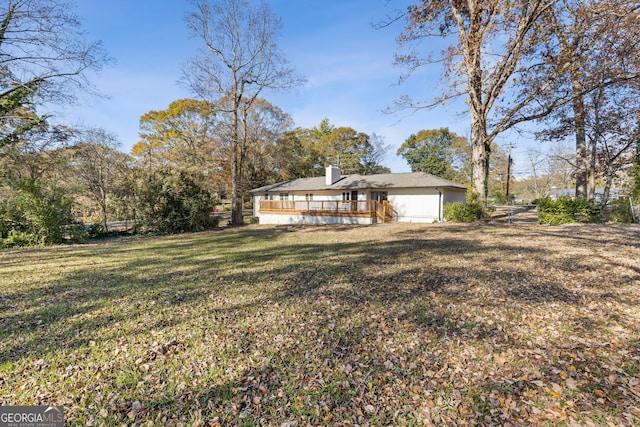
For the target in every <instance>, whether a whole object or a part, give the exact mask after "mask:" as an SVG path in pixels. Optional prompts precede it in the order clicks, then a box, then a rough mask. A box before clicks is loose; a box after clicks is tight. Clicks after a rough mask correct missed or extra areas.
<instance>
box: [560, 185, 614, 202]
mask: <svg viewBox="0 0 640 427" xmlns="http://www.w3.org/2000/svg"><path fill="white" fill-rule="evenodd" d="M594 193H595V200H594V201H595V202H596V203H600V201H601V200H602V197H603V196H604V188H596V189H595V191H594ZM575 195H576V189H575V188H557V187H553V188H552V189H551V191H550V192H549V197H550V198H551V200H558V198H559V197H570V198H574V197H575ZM620 197H622V192H621V191H620V189H619V188H610V189H609V200H617V199H619V198H620Z"/></svg>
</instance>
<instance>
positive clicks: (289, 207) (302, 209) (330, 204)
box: [259, 200, 393, 222]
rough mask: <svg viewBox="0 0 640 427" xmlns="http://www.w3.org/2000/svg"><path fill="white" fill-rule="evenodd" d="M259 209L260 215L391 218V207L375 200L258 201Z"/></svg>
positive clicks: (385, 219) (387, 219)
mask: <svg viewBox="0 0 640 427" xmlns="http://www.w3.org/2000/svg"><path fill="white" fill-rule="evenodd" d="M259 209H260V213H275V214H296V215H317V216H351V217H364V218H378V219H379V220H380V221H381V222H386V221H389V220H390V219H391V218H392V217H393V213H392V212H393V209H392V208H391V205H390V204H389V203H388V202H378V201H376V200H260V207H259Z"/></svg>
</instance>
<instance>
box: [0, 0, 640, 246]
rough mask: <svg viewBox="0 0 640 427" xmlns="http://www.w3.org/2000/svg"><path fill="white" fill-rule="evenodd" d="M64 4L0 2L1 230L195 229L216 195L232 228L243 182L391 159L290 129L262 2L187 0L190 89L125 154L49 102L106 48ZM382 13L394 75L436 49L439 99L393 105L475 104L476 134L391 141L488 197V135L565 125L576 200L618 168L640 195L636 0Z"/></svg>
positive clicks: (417, 161)
mask: <svg viewBox="0 0 640 427" xmlns="http://www.w3.org/2000/svg"><path fill="white" fill-rule="evenodd" d="M72 10H73V9H72V8H71V7H70V6H69V5H68V4H66V3H64V2H63V1H61V0H8V1H7V2H6V3H5V4H4V5H2V6H0V18H1V23H0V164H1V165H2V169H1V170H0V235H1V236H2V238H3V239H5V240H6V239H13V241H15V242H16V244H19V243H24V242H27V243H29V242H31V243H38V242H58V241H61V240H63V239H64V238H65V236H67V237H68V236H70V235H77V236H78V238H81V235H82V234H83V230H85V228H84V227H81V226H79V225H78V226H74V223H75V222H77V220H79V219H83V220H84V219H86V218H88V217H90V218H91V219H92V221H93V222H95V223H96V224H98V225H96V227H95V228H96V230H99V229H101V230H102V231H106V230H107V228H108V221H110V220H114V219H124V218H128V219H129V218H131V219H136V222H135V223H136V224H138V225H139V226H140V227H144V228H146V229H148V230H152V231H158V232H173V231H185V230H198V229H203V228H207V227H210V226H212V225H213V224H215V217H213V216H212V215H211V212H212V210H213V209H214V206H215V205H216V203H217V202H218V201H219V200H221V199H229V200H230V201H231V219H230V221H231V223H232V224H235V225H239V224H242V223H243V221H244V219H243V216H242V209H243V204H244V202H246V200H247V192H248V190H249V189H250V188H255V187H259V186H262V185H265V184H269V183H273V182H277V181H280V180H286V179H292V178H297V177H308V176H315V175H319V174H322V173H323V168H324V166H325V165H327V164H335V165H337V166H339V167H340V168H341V170H342V171H343V172H344V173H360V174H373V173H384V172H389V170H388V168H386V167H385V166H383V159H384V156H385V154H386V153H387V152H388V150H389V147H388V146H386V145H385V144H384V141H383V140H382V138H380V137H378V136H376V135H368V134H366V133H364V132H361V131H359V130H356V129H353V128H350V127H336V126H335V125H333V124H331V123H330V121H329V119H323V120H322V121H321V122H320V123H319V124H318V125H317V126H315V127H313V128H311V129H305V128H300V127H295V124H294V123H293V122H292V120H291V118H290V117H289V116H288V115H287V114H286V113H285V112H283V111H282V110H281V109H280V108H278V107H277V106H275V105H272V104H271V103H269V102H268V101H267V99H266V98H265V97H264V95H265V94H266V93H267V91H273V90H287V89H290V88H293V87H296V86H298V85H301V84H303V83H304V78H302V77H301V76H298V75H297V74H296V73H295V71H294V69H293V68H292V67H291V66H290V65H289V63H288V62H287V60H286V58H285V56H284V54H283V53H282V52H281V51H280V49H279V48H278V46H277V43H276V38H277V35H278V34H279V30H280V21H279V19H278V18H277V17H276V16H275V15H274V14H273V12H272V11H271V10H270V9H269V8H268V6H267V4H266V3H265V2H259V3H257V4H256V3H253V2H249V1H248V0H192V1H191V11H190V13H189V14H188V15H187V17H186V26H187V29H188V31H189V32H190V33H191V35H193V36H194V37H195V38H196V39H198V40H200V42H201V46H202V47H201V49H200V50H198V51H197V52H196V53H195V55H194V56H193V57H192V58H190V59H189V60H188V62H187V66H185V68H184V74H183V76H182V80H181V82H182V84H183V85H184V86H185V87H186V88H188V89H189V90H191V92H192V93H193V95H194V97H193V98H192V99H181V100H176V101H174V102H172V103H171V104H170V105H169V106H168V107H167V109H166V110H161V111H149V112H148V113H146V114H144V115H143V116H142V117H141V118H140V140H139V141H138V142H137V143H136V144H135V145H134V146H133V148H132V151H131V153H130V154H124V153H122V152H120V151H119V143H118V141H117V140H116V138H115V137H114V136H113V135H111V134H110V133H109V132H108V131H107V130H103V129H76V128H71V127H69V126H65V125H64V124H60V123H57V122H56V120H55V116H54V115H53V114H51V113H47V112H46V107H47V106H50V105H56V106H65V105H66V106H69V105H77V102H78V97H79V95H80V94H86V93H90V94H95V93H96V91H95V88H94V87H93V86H92V84H91V82H90V81H89V80H88V79H87V75H88V73H87V72H88V71H98V70H100V69H101V68H103V67H104V66H105V65H107V64H109V62H110V61H111V59H110V58H109V57H108V55H107V54H106V52H105V51H104V49H103V48H102V45H101V44H100V43H99V42H88V41H86V40H85V39H84V34H83V32H82V29H81V23H80V21H79V20H78V18H77V17H76V16H74V15H73V14H72V12H71V11H72ZM391 21H393V22H398V21H400V22H403V30H402V31H401V32H400V34H399V36H398V42H399V47H398V52H396V62H397V63H398V64H401V65H404V66H405V67H406V71H407V72H406V74H404V75H403V76H401V80H404V79H406V78H416V77H415V76H412V74H414V73H413V72H414V71H415V70H416V69H418V68H421V67H426V66H433V65H434V64H442V65H443V66H444V69H443V74H442V75H443V78H444V79H446V80H447V82H448V84H447V87H448V90H447V91H446V92H445V93H442V95H441V96H439V97H438V98H436V99H430V100H424V101H419V100H415V99H412V98H411V97H408V96H407V97H403V98H401V99H399V100H396V102H395V104H394V107H393V108H392V110H400V109H413V110H420V109H425V108H434V107H435V106H437V105H440V104H442V103H445V102H447V101H448V100H450V99H453V98H455V97H458V96H463V97H465V99H466V102H467V105H468V107H469V117H470V130H471V134H470V140H466V139H465V138H461V137H459V136H457V135H455V134H453V133H452V132H450V131H449V130H448V129H446V128H441V129H423V130H420V131H419V132H417V133H416V134H413V135H411V136H409V137H408V138H407V140H406V141H404V143H403V144H402V145H401V146H400V148H399V149H398V151H397V154H398V155H400V156H402V157H404V158H405V160H406V161H407V163H408V164H409V165H410V167H411V169H412V170H414V171H425V172H429V173H433V174H436V175H439V176H442V177H444V178H449V179H452V180H455V181H458V182H461V183H465V184H470V185H471V187H472V188H473V190H474V192H475V193H476V197H477V198H478V200H479V201H480V202H481V203H486V201H487V199H488V196H489V189H490V188H491V187H493V188H494V195H495V193H496V191H495V189H499V188H503V187H504V182H505V180H506V181H507V182H508V180H509V178H510V177H509V176H505V175H504V170H506V169H507V168H506V165H507V163H508V159H507V156H506V154H505V153H504V151H503V150H501V149H500V148H499V147H498V146H497V145H496V138H497V137H498V136H500V135H504V134H505V133H506V132H510V131H514V130H517V131H521V130H522V129H523V126H524V129H527V130H529V129H532V128H533V131H532V132H533V133H534V134H535V136H536V138H538V139H539V140H540V141H564V140H566V139H567V138H573V139H574V141H575V150H574V152H573V153H572V154H571V155H570V156H564V157H563V162H565V163H566V164H567V165H569V169H570V180H571V182H573V183H574V185H575V194H576V196H577V197H585V198H593V196H594V192H595V187H596V185H599V184H603V185H604V187H605V192H606V191H609V189H610V188H611V186H612V185H613V182H614V181H615V180H616V179H618V178H619V177H620V176H621V174H624V173H627V174H628V176H629V177H630V180H631V183H630V187H631V188H634V189H635V190H634V191H636V192H638V190H637V188H638V187H640V185H637V183H638V182H640V178H638V175H639V174H640V172H638V170H639V169H638V164H640V159H639V157H640V154H639V151H640V148H639V147H640V142H639V140H640V113H639V111H640V109H639V108H638V103H639V102H640V96H639V95H640V84H639V81H640V80H639V70H640V60H639V58H640V54H639V52H638V49H639V48H638V44H637V40H638V39H639V38H638V36H639V35H640V34H638V32H639V31H640V28H639V26H638V25H637V22H638V21H640V4H639V3H638V2H637V1H630V0H602V1H595V0H527V1H523V0H490V1H484V0H483V1H480V0H473V1H464V2H462V1H458V0H449V1H426V0H425V1H419V2H416V3H415V4H414V5H412V6H411V7H409V8H407V9H405V10H402V11H399V13H398V14H397V15H396V16H395V17H394V19H392V20H391ZM391 21H390V22H389V23H388V24H389V25H391ZM384 25H386V24H383V25H381V26H384ZM434 37H437V38H442V39H443V40H445V41H446V42H447V43H449V46H448V48H447V49H445V50H443V51H442V52H438V53H434V52H430V51H428V50H427V51H425V50H424V48H423V46H424V44H423V43H421V42H422V41H423V40H424V39H427V38H434ZM532 164H533V163H532ZM634 180H635V181H634ZM634 182H635V183H636V184H634ZM634 185H635V186H634Z"/></svg>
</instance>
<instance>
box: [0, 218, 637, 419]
mask: <svg viewBox="0 0 640 427" xmlns="http://www.w3.org/2000/svg"><path fill="white" fill-rule="evenodd" d="M318 229H319V230H323V229H322V228H321V227H317V228H316V227H273V228H269V227H246V228H238V229H228V230H225V231H223V232H218V231H216V232H206V233H197V234H193V235H184V236H166V237H161V238H152V239H140V240H137V239H136V240H131V241H126V242H120V243H117V242H108V243H104V244H99V245H91V246H89V247H78V248H73V249H69V248H64V250H63V251H61V252H62V257H61V258H60V259H59V260H57V259H56V258H55V251H52V250H50V249H49V248H47V249H46V250H45V251H44V252H43V253H44V254H45V257H47V261H46V262H47V263H50V262H53V263H54V264H55V263H56V262H58V263H59V264H60V265H61V266H63V267H64V266H66V270H65V269H62V270H61V271H63V272H64V271H68V272H67V273H62V275H61V276H62V277H59V278H56V279H50V280H47V281H46V282H45V283H42V284H37V283H30V284H29V286H26V287H24V288H19V287H12V288H11V289H10V292H9V293H8V294H7V295H8V296H4V297H2V299H1V300H0V313H2V314H1V315H0V341H2V343H3V344H2V345H1V346H0V363H6V362H15V361H19V360H23V359H26V358H39V357H42V356H43V355H45V354H48V353H54V352H56V351H58V350H59V349H60V348H64V349H65V350H73V349H77V348H81V347H85V346H88V345H89V343H90V341H91V340H95V339H99V340H113V339H118V338H120V337H122V336H128V337H131V336H144V335H145V334H149V333H150V332H151V331H154V332H155V331H160V330H165V329H170V328H173V327H174V326H178V325H184V324H187V325H189V327H190V328H191V327H192V328H193V330H194V333H201V334H202V336H203V337H205V336H211V335H212V334H214V333H217V332H220V331H222V332H224V331H226V336H228V337H229V338H228V341H227V343H228V345H229V348H231V349H233V351H234V352H237V353H238V354H235V353H234V354H235V356H236V357H238V358H240V359H241V360H243V361H244V362H245V364H246V365H247V367H246V368H245V369H244V370H239V371H237V372H234V374H233V375H230V376H227V377H226V379H225V380H224V381H218V382H216V383H215V384H212V385H211V387H208V388H207V387H205V388H199V389H197V390H190V391H189V392H190V393H192V399H195V400H196V401H197V402H198V404H197V405H195V404H194V406H193V408H198V410H200V411H201V412H202V413H203V414H208V415H210V416H211V417H214V416H216V414H221V413H224V414H227V418H226V420H227V421H229V422H232V420H234V419H236V420H237V419H238V418H237V417H239V416H240V415H241V414H244V415H243V416H244V418H243V419H245V420H247V422H248V423H249V421H250V420H251V417H255V418H256V419H257V418H260V417H266V418H268V419H280V420H282V419H285V415H296V414H297V415H300V416H303V415H304V416H306V417H308V418H307V420H308V421H309V422H311V423H313V422H318V423H322V422H323V421H322V420H323V416H326V415H329V414H332V413H334V414H337V413H340V412H345V408H347V409H348V411H353V412H354V413H357V412H358V410H360V412H362V407H361V406H362V405H360V403H358V402H357V401H356V400H355V399H353V395H352V394H350V393H351V392H352V391H355V393H356V395H357V396H359V397H360V398H361V399H363V398H364V397H363V396H367V393H371V388H372V387H373V386H372V387H370V389H367V387H369V386H367V384H368V383H372V384H386V383H390V382H391V383H393V384H396V383H394V381H397V384H400V383H401V382H406V381H408V380H409V379H411V378H412V377H417V378H421V376H424V375H425V373H424V372H423V371H422V370H421V369H422V368H423V366H419V367H411V366H409V367H408V368H400V367H399V366H401V365H402V364H403V363H407V364H409V365H410V361H411V360H413V359H416V356H417V355H418V352H423V350H424V348H426V349H428V350H433V351H432V355H431V356H430V358H429V359H428V360H427V361H426V362H420V363H423V364H424V363H427V362H428V363H431V364H432V366H429V367H428V369H429V371H435V372H438V371H439V370H441V369H444V368H445V366H446V360H444V358H443V356H442V352H441V351H440V350H439V348H438V347H437V346H438V345H440V343H441V342H443V341H445V340H449V339H457V340H461V341H462V342H473V343H482V344H486V345H487V346H493V345H498V346H502V347H504V348H511V349H514V350H518V351H519V350H527V349H528V347H527V346H528V345H529V344H527V343H526V342H524V341H520V340H518V339H516V338H514V337H513V335H511V334H508V333H505V330H504V329H502V328H501V327H499V325H498V324H497V323H496V322H488V321H486V320H484V319H482V318H475V317H473V316H470V315H469V313H464V312H463V311H462V310H463V308H461V307H473V306H478V307H489V308H492V309H495V310H500V309H501V308H503V306H504V305H509V304H517V305H518V306H519V307H525V308H526V307H531V308H532V309H533V308H536V307H538V306H544V305H545V304H553V307H554V309H556V310H561V309H562V308H563V307H575V306H580V305H581V304H583V294H582V293H581V292H580V291H579V290H576V289H573V288H571V287H569V286H566V284H565V283H563V282H562V281H561V277H570V276H571V274H572V273H573V271H574V269H576V268H581V266H584V267H585V268H586V267H589V266H590V264H589V261H581V262H579V263H572V262H569V261H567V260H566V259H565V260H561V261H549V262H550V263H553V266H554V268H556V269H557V270H559V271H560V272H561V273H564V275H562V274H556V275H554V276H549V277H546V276H544V275H540V274H539V273H540V272H539V271H531V266H530V265H529V264H524V263H523V259H535V260H538V261H537V264H536V265H537V266H538V267H544V265H545V263H546V262H547V261H545V260H546V259H547V257H549V256H550V255H553V254H555V252H554V250H553V249H552V248H536V249H532V248H530V247H526V246H523V245H522V244H518V243H516V242H511V241H509V240H508V239H507V238H506V237H505V239H504V240H503V241H501V242H500V243H492V244H488V243H486V242H481V241H479V240H478V239H474V238H472V237H470V235H469V234H467V232H468V231H469V228H467V227H464V226H461V227H448V228H447V229H446V230H441V229H439V228H437V227H434V228H427V227H425V228H424V230H421V229H414V230H411V231H401V232H398V233H396V234H395V235H393V236H391V237H390V238H388V241H380V240H379V239H377V238H376V233H378V232H379V230H380V229H379V228H377V227H360V228H358V230H359V231H362V233H365V234H371V238H370V239H362V240H359V241H351V240H350V238H348V237H345V238H344V239H341V233H342V232H344V233H353V230H354V228H353V227H344V228H330V229H329V228H327V231H331V232H332V233H334V234H335V236H334V237H335V238H334V240H333V241H330V242H329V241H323V242H315V241H313V240H312V239H308V241H307V240H305V239H304V238H301V239H298V240H296V241H295V242H293V243H292V242H290V241H288V240H286V239H285V238H284V237H285V236H287V235H289V234H290V233H294V234H299V235H302V236H304V235H305V233H307V232H309V231H310V230H311V231H312V232H311V233H310V236H314V235H315V234H313V233H315V232H316V231H317V230H318ZM506 233H507V232H505V236H506ZM524 234H525V235H526V232H525V233H524ZM531 236H535V233H533V232H532V233H531ZM525 237H526V236H525ZM620 237H621V236H618V237H617V238H620ZM565 238H567V237H566V236H565ZM76 251H77V252H78V254H77V256H76V254H75V252H76ZM523 253H526V257H528V258H523V255H522V254H523ZM37 254H38V252H37V251H34V252H30V253H29V255H30V256H31V258H32V259H33V260H34V261H35V260H37V259H38V256H37ZM598 256H599V255H598ZM603 259H604V258H603ZM79 260H80V261H79ZM470 260H475V261H474V262H469V261H470ZM476 261H477V262H476ZM84 262H86V264H83V263H84ZM606 262H607V263H609V264H611V263H614V264H612V265H614V266H616V265H618V264H615V263H616V261H615V260H610V259H609V260H606ZM90 263H93V265H92V264H90ZM7 265H15V261H13V260H12V261H9V263H8V264H7ZM619 265H620V266H622V265H623V264H619ZM541 271H542V272H544V269H542V270H541ZM585 271H588V272H591V273H598V272H599V270H598V269H597V268H593V269H592V270H585ZM609 298H611V299H616V298H619V296H618V294H617V293H611V295H610V296H609ZM463 304H464V305H463ZM277 307H279V308H277ZM287 310H290V311H293V312H295V313H296V314H298V315H299V317H296V319H297V320H291V322H304V323H305V326H304V327H303V328H302V331H303V332H304V334H307V335H304V334H303V333H302V332H298V333H299V334H300V335H299V336H296V337H295V339H294V340H293V342H291V343H288V344H287V345H288V346H289V347H283V348H281V349H279V350H277V351H276V350H274V351H273V354H271V355H270V358H269V359H268V360H263V361H261V362H254V361H253V356H252V355H251V349H252V348H254V347H256V346H258V345H267V344H272V343H267V344H265V343H264V342H262V343H261V342H260V340H263V339H264V336H267V337H268V339H271V340H274V341H276V338H277V337H278V336H279V335H280V334H278V335H274V336H269V335H268V334H269V333H270V331H266V332H265V334H266V335H264V336H262V337H256V336H255V335H254V334H253V333H252V332H250V331H249V328H250V327H249V326H248V325H247V323H249V324H250V325H253V323H254V322H256V321H259V320H260V318H261V315H263V314H268V313H276V312H278V313H279V312H283V311H284V312H286V311H287ZM363 313H366V314H371V315H374V314H379V315H380V316H381V318H376V319H365V318H364V317H363ZM204 320H206V323H202V322H203V321H204ZM277 321H278V320H275V321H274V322H277ZM571 321H574V323H575V324H576V325H578V324H581V326H584V327H592V326H597V325H595V324H590V323H589V322H590V321H591V319H590V318H589V317H588V316H583V317H575V318H574V319H573V320H571V319H569V320H568V321H567V324H570V323H571ZM385 322H387V323H392V324H394V325H402V329H400V330H398V329H394V328H391V327H390V330H391V331H392V332H393V333H397V334H400V332H402V331H404V333H407V334H413V335H416V336H419V337H428V340H427V339H426V338H424V339H423V341H421V342H419V345H417V346H416V347H408V348H405V349H402V350H397V349H394V348H386V347H385V343H384V338H383V337H381V336H380V334H379V331H380V330H381V329H384V328H385V326H383V325H384V324H385ZM256 327H257V326H256ZM198 328H201V329H202V330H201V331H200V330H199V329H198ZM274 328H275V326H274ZM214 329H215V330H214ZM399 331H400V332H399ZM274 334H275V333H274ZM96 337H98V338H96ZM393 338H394V339H400V338H401V337H400V336H394V337H393ZM421 339H422V338H421ZM203 340H204V338H203ZM378 340H382V341H378ZM420 346H422V347H420ZM309 349H311V350H309ZM308 351H315V352H316V354H315V356H317V359H318V362H317V363H320V364H319V365H318V364H314V363H316V362H313V363H312V362H310V361H305V360H304V358H301V357H300V356H299V355H300V354H305V352H308ZM394 351H395V352H396V353H394ZM571 351H576V346H574V345H571V346H568V347H567V350H566V352H567V353H570V352H571ZM420 354H422V353H420ZM381 355H385V358H387V359H385V360H383V359H382V358H381ZM584 360H585V361H586V362H585V363H587V362H589V363H591V362H593V363H596V362H597V360H596V357H595V356H593V357H591V356H589V357H585V358H584ZM74 363H78V362H77V361H75V362H74ZM305 363H306V364H308V365H306V364H305ZM532 363H535V364H536V365H538V366H540V370H541V371H542V373H543V374H545V373H546V372H547V371H549V372H550V371H552V369H553V364H552V361H548V362H547V361H538V360H533V359H532ZM585 366H586V365H585ZM418 368H420V369H418ZM629 369H632V368H629ZM320 371H322V372H325V373H327V372H332V373H333V374H332V375H333V377H331V378H329V379H327V380H326V381H324V382H321V381H319V379H318V378H317V374H318V372H320ZM385 375H389V376H388V377H387V379H385ZM141 381H143V380H142V379H141ZM300 384H305V386H301V385H300ZM499 385H500V387H507V386H508V384H507V383H506V382H499ZM307 386H308V387H307ZM525 386H527V387H528V385H522V386H521V385H518V387H517V389H518V390H521V389H523V388H524V387H525ZM305 387H306V388H305ZM495 387H497V386H495ZM495 387H494V388H495ZM480 388H482V386H481V385H479V384H477V383H474V384H471V385H470V386H469V388H468V391H469V393H474V392H477V391H478V390H480ZM391 391H393V392H394V393H396V394H397V395H398V396H401V397H402V396H404V394H407V393H408V391H407V390H405V389H401V388H394V389H393V390H391ZM291 396H294V397H296V396H299V397H300V400H299V401H297V402H298V403H296V400H295V399H293V400H291V399H290V398H291ZM374 397H375V396H374ZM374 397H371V399H373V398H374ZM405 397H406V398H407V399H408V401H409V400H411V399H412V397H411V396H409V395H408V394H407V395H406V396H405ZM319 402H324V405H321V404H320V403H319ZM484 402H485V403H486V400H485V401H484ZM171 404H172V403H171V402H166V401H161V400H160V399H157V398H154V397H151V399H150V400H149V401H148V402H146V405H147V408H148V410H151V411H160V410H161V409H162V408H163V407H166V406H167V405H171ZM121 405H123V406H122V407H123V408H127V404H126V403H121ZM357 405H360V407H358V406H357ZM481 406H482V405H481V404H480V402H478V408H479V409H477V410H478V411H480V412H482V411H483V410H484V409H486V408H484V407H481ZM264 408H271V409H272V410H274V411H275V412H274V413H271V414H270V413H265V412H260V411H264ZM276 408H284V409H282V411H286V414H285V412H282V413H279V412H277V411H278V409H276ZM380 408H383V407H382V406H381V407H380ZM125 413H126V412H125ZM305 414H306V415H305ZM369 415H370V417H369V418H372V417H373V415H374V414H369ZM375 415H376V416H378V420H380V421H382V422H383V423H384V422H386V423H391V424H393V423H394V422H399V419H397V418H394V417H395V415H394V414H392V413H391V409H390V410H389V411H386V410H385V409H379V413H377V414H375ZM363 417H365V418H366V415H364V416H363ZM359 421H360V422H363V421H365V419H362V420H359ZM493 421H496V422H499V420H498V419H497V418H496V419H493ZM249 424H250V423H249Z"/></svg>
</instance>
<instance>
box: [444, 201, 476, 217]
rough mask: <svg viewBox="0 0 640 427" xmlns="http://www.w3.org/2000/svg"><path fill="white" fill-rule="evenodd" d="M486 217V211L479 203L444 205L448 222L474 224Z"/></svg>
mask: <svg viewBox="0 0 640 427" xmlns="http://www.w3.org/2000/svg"><path fill="white" fill-rule="evenodd" d="M484 216H485V215H484V209H483V207H482V205H481V204H480V203H478V202H469V203H461V202H454V203H449V204H446V205H444V218H445V219H446V220H447V221H452V222H473V221H476V220H478V219H480V218H483V217H484Z"/></svg>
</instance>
